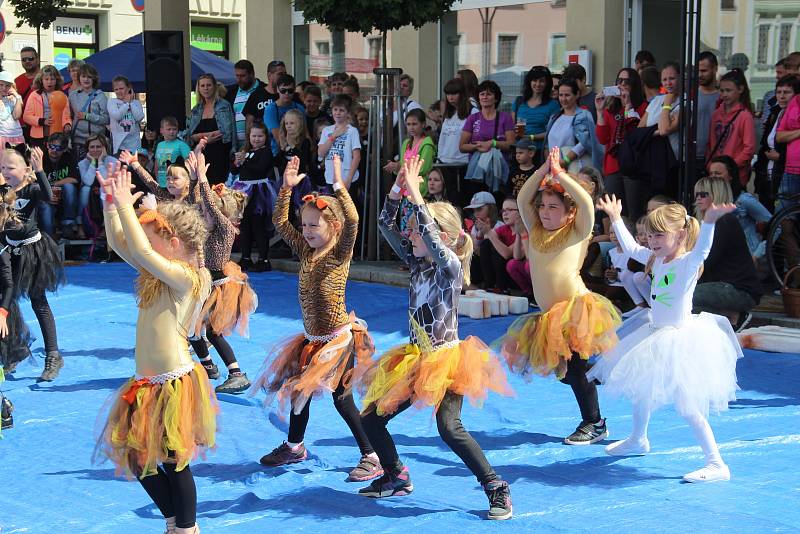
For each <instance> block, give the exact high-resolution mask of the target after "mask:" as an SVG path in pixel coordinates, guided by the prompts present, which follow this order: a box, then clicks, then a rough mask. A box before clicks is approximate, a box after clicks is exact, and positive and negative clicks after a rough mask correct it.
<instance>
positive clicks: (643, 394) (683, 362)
mask: <svg viewBox="0 0 800 534" xmlns="http://www.w3.org/2000/svg"><path fill="white" fill-rule="evenodd" d="M597 207H598V208H599V209H602V210H603V211H605V212H606V213H608V216H609V218H610V219H611V221H612V223H613V226H614V230H615V231H616V234H617V239H618V240H619V242H620V245H622V248H623V249H625V252H626V253H628V254H630V255H631V257H633V258H634V259H635V260H638V261H640V262H642V263H645V264H646V265H647V269H648V270H649V271H651V272H652V273H653V284H652V288H651V291H652V294H653V298H652V301H651V303H650V306H651V311H650V322H649V323H648V324H645V325H643V326H641V327H639V328H638V329H637V330H635V331H633V332H631V333H630V334H628V335H627V336H626V337H624V338H623V339H622V341H621V342H620V344H619V345H617V347H616V348H615V349H613V350H612V351H611V352H610V353H608V354H606V355H604V357H603V358H601V359H600V360H599V361H598V363H597V364H596V365H595V366H594V367H593V368H592V370H591V371H589V378H590V379H594V378H598V379H600V380H601V381H602V382H603V384H604V385H605V388H606V390H608V391H610V392H612V393H617V394H621V395H624V396H626V397H627V398H629V399H630V400H631V401H632V402H633V429H632V431H631V435H630V436H629V437H628V438H627V439H624V440H622V441H617V442H616V443H612V444H611V445H609V446H607V447H606V452H607V453H608V454H610V455H613V456H626V455H633V454H643V453H647V452H649V451H650V442H649V441H648V439H647V424H648V422H649V420H650V412H651V411H652V410H655V409H657V408H659V407H661V406H663V405H665V404H670V403H673V404H675V409H676V410H677V411H678V413H679V414H680V415H681V416H683V418H684V419H686V421H687V422H688V423H689V425H690V426H691V427H692V430H693V431H694V434H695V437H696V438H697V441H699V442H700V446H701V447H702V449H703V453H704V454H705V457H706V465H705V467H703V468H701V469H699V470H697V471H693V472H691V473H689V474H687V475H684V477H683V479H684V480H685V481H687V482H715V481H718V480H729V479H730V477H731V474H730V470H729V469H728V466H727V465H725V463H724V462H723V461H722V457H721V456H720V454H719V448H718V447H717V443H716V441H715V440H714V433H713V432H712V430H711V427H710V426H709V424H708V421H707V417H708V412H709V410H714V411H719V410H726V409H727V408H728V402H729V401H732V400H735V399H736V390H737V389H739V388H738V386H737V385H736V360H737V359H738V358H741V357H742V350H741V348H740V347H739V342H738V341H737V339H736V335H735V334H734V333H733V329H732V328H731V325H730V322H729V321H728V320H727V319H726V318H724V317H720V316H717V315H712V314H709V313H701V314H699V315H692V294H693V293H694V288H695V286H696V285H697V279H698V277H699V276H700V270H701V269H702V267H703V261H704V260H705V258H706V257H707V256H708V253H709V252H710V251H711V244H712V241H713V240H714V224H715V223H716V222H717V220H718V219H719V218H720V217H722V216H723V215H725V214H726V213H730V212H732V211H734V210H735V209H736V206H735V205H734V204H723V205H720V206H713V205H712V206H711V208H710V209H708V210H707V211H706V213H705V217H704V219H703V225H702V227H699V225H698V222H697V219H695V218H694V217H690V216H689V215H688V214H687V213H686V209H685V208H684V207H683V206H681V205H680V204H669V205H667V206H661V207H660V208H658V209H656V210H655V211H653V212H652V213H651V214H650V215H648V216H647V220H646V222H645V225H646V229H647V234H648V240H649V242H650V248H649V249H648V248H645V247H642V246H640V245H638V244H637V243H636V240H635V239H634V238H633V236H631V235H630V232H628V229H627V228H626V227H625V225H624V224H623V223H622V220H621V216H620V214H621V212H622V202H621V201H620V200H618V199H616V198H615V197H613V196H612V197H610V198H609V197H605V198H604V199H601V200H600V201H598V204H597ZM698 234H699V236H698ZM698 347H702V350H699V351H698Z"/></svg>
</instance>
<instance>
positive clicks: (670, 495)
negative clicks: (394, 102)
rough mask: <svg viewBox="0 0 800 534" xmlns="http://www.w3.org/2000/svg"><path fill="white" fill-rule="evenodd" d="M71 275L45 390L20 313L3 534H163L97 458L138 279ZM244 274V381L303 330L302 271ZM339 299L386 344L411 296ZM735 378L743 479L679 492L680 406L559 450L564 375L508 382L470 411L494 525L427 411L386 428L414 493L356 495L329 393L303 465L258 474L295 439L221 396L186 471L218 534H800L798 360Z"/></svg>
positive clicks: (751, 364) (314, 413)
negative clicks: (608, 443) (613, 453)
mask: <svg viewBox="0 0 800 534" xmlns="http://www.w3.org/2000/svg"><path fill="white" fill-rule="evenodd" d="M67 275H68V279H69V282H70V283H69V285H68V286H66V287H65V288H63V289H62V290H61V291H59V293H58V294H56V295H52V296H51V299H50V302H51V304H52V307H53V311H54V313H55V316H56V322H57V325H58V333H59V344H60V347H61V349H62V354H63V355H64V358H65V366H64V369H63V371H62V372H61V375H60V376H59V378H58V379H57V380H56V381H55V382H53V383H51V384H44V385H37V384H36V383H35V378H36V377H37V376H38V375H39V373H40V371H41V366H42V360H43V350H42V344H41V334H40V332H39V328H38V325H37V323H36V319H35V317H34V315H33V313H32V311H31V309H30V306H29V305H28V303H27V302H24V303H23V306H22V308H23V312H24V313H25V316H26V319H27V320H28V324H29V325H30V326H31V330H32V331H33V333H34V334H35V335H36V336H37V337H38V338H39V340H37V341H36V343H35V345H34V348H35V352H36V356H35V359H34V360H33V361H30V360H29V361H27V362H24V363H22V364H21V365H20V367H19V369H18V371H17V373H16V375H15V376H14V377H13V378H10V379H9V380H8V381H7V382H6V383H4V384H3V385H2V388H3V390H4V391H5V392H6V394H7V395H8V397H9V398H10V399H11V400H12V401H13V402H14V403H15V405H16V412H15V413H14V416H15V425H16V426H15V428H13V429H11V430H7V431H6V432H5V433H4V439H3V440H0V453H2V461H0V527H1V528H0V532H2V533H3V534H7V533H9V532H32V533H62V532H63V533H84V532H97V533H100V532H114V533H128V532H130V533H140V532H162V531H163V523H162V520H161V519H160V518H159V513H158V510H157V509H156V508H155V507H154V505H152V504H151V502H150V500H149V499H148V497H147V495H146V494H145V492H144V490H142V488H141V487H140V486H139V485H138V484H137V483H136V482H126V481H124V480H122V479H119V478H116V477H115V476H114V470H113V468H112V467H111V466H110V465H109V464H104V465H99V466H95V465H91V463H90V457H91V454H92V450H93V446H94V432H95V431H94V428H95V425H96V419H97V416H98V413H99V411H100V409H101V407H102V405H103V403H104V402H105V401H106V399H107V398H108V397H109V395H110V394H111V393H112V392H113V391H114V389H115V388H117V387H119V386H120V385H121V384H122V383H123V382H124V380H125V379H126V378H127V377H129V376H130V375H131V374H132V373H133V369H134V363H133V342H134V329H135V322H136V306H135V302H134V298H133V279H134V272H133V270H131V269H130V268H129V267H127V266H126V265H124V264H108V265H86V266H81V267H71V268H68V269H67ZM252 281H253V285H254V287H255V288H256V290H257V292H258V295H259V300H260V305H259V308H258V313H257V314H256V315H255V317H254V318H253V320H252V322H251V334H252V337H251V338H250V339H241V338H238V337H233V338H232V339H231V341H232V344H233V347H234V348H235V350H236V353H237V356H238V358H239V360H240V362H241V364H242V368H243V369H244V370H245V371H246V372H247V373H248V374H249V376H250V377H251V379H252V378H255V376H256V375H257V373H258V370H259V368H260V366H261V363H262V360H263V358H264V357H265V354H266V351H267V349H268V348H269V347H270V346H271V344H272V343H274V342H275V341H277V340H278V339H280V338H283V337H285V336H286V335H288V334H291V333H293V332H297V331H299V330H301V329H302V323H301V321H300V309H299V306H298V303H297V278H296V277H295V276H291V275H285V274H279V273H263V274H255V275H254V276H253V279H252ZM347 301H348V306H349V307H350V308H353V309H355V310H356V312H357V313H358V315H359V316H360V317H362V318H364V319H365V320H366V321H367V322H368V323H369V326H370V330H371V332H372V334H373V336H374V337H375V342H376V344H377V348H378V350H384V349H387V348H389V347H390V346H392V345H394V344H397V343H400V342H403V341H404V340H405V339H406V321H407V312H406V307H407V292H406V290H405V289H402V288H396V287H387V286H381V285H375V284H366V283H350V284H349V286H348V294H347ZM512 319H513V318H511V317H506V318H495V319H489V320H484V321H471V320H466V319H465V320H463V321H462V328H461V335H462V336H466V335H467V334H475V335H478V336H480V337H481V338H483V339H484V340H486V341H487V342H488V341H491V340H493V339H495V338H497V337H498V336H499V335H500V334H502V333H503V332H504V330H505V328H506V327H507V326H508V325H509V324H510V322H511V320H512ZM698 350H702V347H698ZM215 357H216V355H215ZM217 361H218V360H217ZM218 363H221V362H219V361H218ZM738 375H739V384H740V386H741V388H742V391H741V392H740V394H739V400H738V401H737V402H736V403H734V404H733V405H732V406H731V409H730V410H729V411H728V412H726V413H724V414H722V415H720V416H712V417H711V421H710V422H711V425H712V427H713V429H714V432H715V433H716V436H717V439H718V441H719V443H720V447H721V451H722V455H723V457H724V459H725V460H726V462H728V464H729V465H730V468H731V472H732V476H733V478H732V480H731V481H730V482H727V483H717V484H709V485H689V484H683V483H681V481H680V478H681V476H682V475H683V474H684V473H687V472H689V471H692V470H694V469H696V468H699V467H701V466H702V464H703V456H702V453H701V452H700V448H699V446H697V445H696V444H695V442H694V439H693V436H692V433H691V431H690V429H689V427H688V426H687V425H686V424H684V422H683V421H682V419H681V418H680V417H679V416H677V415H676V414H675V412H674V411H672V410H671V409H664V410H661V411H659V412H656V413H655V414H654V416H653V419H652V421H651V424H650V442H651V444H652V448H653V450H652V453H651V454H649V455H647V456H644V457H636V458H633V457H632V458H612V457H609V456H606V455H605V454H604V453H603V449H602V446H601V445H596V446H590V447H569V446H565V445H562V444H561V439H562V437H563V436H564V435H566V434H569V433H570V432H571V431H572V430H573V429H574V428H575V426H576V425H577V423H578V421H579V418H580V417H579V413H578V409H577V406H576V404H575V400H574V398H573V396H572V392H571V390H570V388H569V387H568V386H566V385H563V384H560V383H559V382H556V381H555V380H552V379H534V380H533V381H532V382H531V383H525V382H523V381H522V380H520V379H518V378H512V380H511V381H512V385H513V387H514V388H515V390H516V393H517V396H516V398H500V397H495V396H492V397H490V398H489V400H488V401H487V402H486V404H485V406H483V409H477V408H475V407H472V406H470V405H468V404H467V405H465V407H464V415H463V421H464V424H465V426H466V427H467V429H469V430H471V431H472V434H473V435H474V436H475V438H476V439H477V440H478V442H479V443H480V444H481V445H482V446H483V448H484V450H485V451H486V454H487V456H488V458H489V461H490V462H491V463H492V464H493V465H494V466H495V468H496V470H497V472H498V473H499V474H500V475H501V476H502V477H503V478H505V479H506V480H508V481H509V482H510V483H511V487H512V496H513V501H514V514H515V517H514V519H513V520H512V521H509V522H505V523H502V524H494V523H489V522H487V521H485V520H484V519H483V518H484V514H485V509H486V505H487V501H486V497H485V496H484V494H483V492H482V491H481V489H480V487H479V486H478V484H477V483H476V481H475V479H474V478H473V477H472V475H471V473H470V472H469V471H468V470H467V469H466V468H465V467H464V465H463V464H462V463H461V462H460V461H459V459H458V458H457V457H456V456H455V454H453V453H452V452H450V451H449V450H448V449H447V447H446V446H445V445H444V444H443V443H442V441H441V439H440V438H439V436H438V435H437V432H436V425H435V422H434V421H433V419H432V413H431V411H430V410H427V411H422V412H418V411H415V410H409V411H408V412H406V413H404V414H402V415H400V416H399V417H397V418H396V419H395V420H393V421H392V423H391V424H390V426H389V429H390V431H391V432H392V434H393V435H394V436H395V438H396V441H397V444H398V448H399V451H400V455H401V457H402V459H403V460H404V462H406V464H407V465H408V466H409V469H410V471H411V476H412V479H413V482H414V486H415V491H414V493H413V494H412V495H410V496H408V497H401V498H394V499H388V500H382V501H372V500H368V499H364V498H361V497H359V496H357V495H356V491H357V489H358V488H359V487H360V486H361V485H363V484H361V485H359V484H352V483H346V482H345V478H346V476H347V472H348V471H349V469H350V468H352V466H353V465H354V464H355V462H357V461H358V458H359V452H358V449H357V448H356V447H355V443H354V440H353V439H352V437H351V436H350V434H349V432H348V430H347V427H346V426H345V424H344V422H343V421H342V420H341V419H340V418H339V416H338V414H337V413H336V411H335V409H334V407H333V405H332V402H331V399H330V397H328V396H325V397H322V398H319V399H316V400H315V401H314V402H313V405H312V407H311V422H310V424H309V427H308V432H307V436H306V443H307V445H308V448H309V450H310V454H311V456H310V459H309V460H308V461H307V462H305V463H302V464H297V465H295V466H292V467H290V468H278V469H264V468H262V467H261V466H260V465H259V464H258V459H259V458H260V457H261V456H262V455H263V454H265V453H267V452H269V451H270V450H272V448H273V447H275V446H277V445H278V444H279V443H280V442H281V440H283V439H284V438H285V431H286V424H285V423H284V422H283V421H282V420H281V419H280V418H279V417H277V415H275V414H274V413H270V412H269V411H265V410H264V409H262V408H261V407H260V405H259V404H258V401H260V400H261V399H263V396H261V395H260V396H258V397H256V398H255V399H247V398H245V397H231V396H222V398H221V399H220V400H221V401H222V402H221V406H222V413H221V415H220V418H219V425H220V430H219V433H218V446H217V449H216V451H214V452H212V453H210V454H209V455H208V457H207V458H206V459H205V460H199V461H197V462H196V463H194V464H193V471H194V473H195V477H196V480H197V486H198V488H197V489H198V521H199V523H200V525H201V527H202V529H203V532H226V533H228V532H230V533H238V532H270V531H271V530H268V529H276V531H280V532H301V531H302V532H323V531H327V532H348V533H357V532H372V533H374V532H381V533H384V532H436V530H432V529H449V530H450V531H451V532H459V533H466V532H483V531H489V530H490V529H491V530H492V531H498V532H584V531H586V532H597V531H603V532H659V533H660V532H682V533H683V532H693V533H694V532H715V533H716V532H736V533H750V532H752V533H764V532H788V531H795V530H796V529H797V525H798V523H800V506H798V504H800V484H799V483H798V482H797V480H798V477H797V470H798V463H799V462H798V460H800V446H799V445H800V431H798V430H797V428H798V427H797V426H796V425H797V422H798V421H800V407H799V405H800V355H798V354H768V353H761V352H754V351H746V354H745V358H744V360H740V362H739V367H738ZM223 378H224V372H223ZM600 391H601V406H602V409H603V415H604V416H605V417H607V418H608V425H609V429H610V432H611V437H612V438H613V439H621V438H624V437H625V436H626V435H627V433H628V431H629V430H630V425H631V416H630V413H631V407H630V405H629V404H628V403H627V402H626V401H624V400H617V399H613V398H610V397H608V396H606V395H604V394H603V392H602V388H601V390H600ZM273 408H274V407H273ZM278 529H279V530H278ZM423 529H424V530H423Z"/></svg>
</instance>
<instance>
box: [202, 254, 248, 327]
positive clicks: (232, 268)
mask: <svg viewBox="0 0 800 534" xmlns="http://www.w3.org/2000/svg"><path fill="white" fill-rule="evenodd" d="M215 272H219V271H215ZM222 274H223V276H224V277H223V278H221V279H219V280H215V281H214V282H212V284H211V294H210V295H209V297H208V298H207V299H206V301H205V303H204V304H203V310H202V312H201V313H200V320H199V321H198V324H197V328H196V329H195V331H196V332H202V331H203V330H202V327H204V326H205V327H206V328H210V329H211V331H212V332H214V333H215V334H219V335H222V336H229V335H231V333H233V331H234V330H236V331H237V332H238V333H239V335H240V336H244V337H246V336H247V335H248V322H249V320H250V315H252V314H253V312H255V311H256V307H257V306H258V297H257V296H256V293H255V291H253V288H251V287H250V284H249V283H248V278H247V275H246V274H245V273H243V272H242V269H241V267H239V265H237V264H236V263H234V262H232V261H229V262H228V263H226V264H225V267H223V269H222Z"/></svg>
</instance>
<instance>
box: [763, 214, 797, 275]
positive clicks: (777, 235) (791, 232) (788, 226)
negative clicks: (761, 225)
mask: <svg viewBox="0 0 800 534" xmlns="http://www.w3.org/2000/svg"><path fill="white" fill-rule="evenodd" d="M798 243H800V205H794V206H789V207H787V208H784V209H782V210H780V211H779V212H778V213H776V214H775V216H774V217H773V218H772V220H771V221H770V223H769V229H768V230H767V251H766V256H767V262H768V264H769V270H770V273H771V274H772V277H773V278H774V279H775V282H776V284H777V285H778V287H781V286H783V276H784V274H785V273H786V271H787V270H788V269H789V268H790V267H792V266H794V265H796V264H797V262H798V261H800V259H798V252H799V251H798Z"/></svg>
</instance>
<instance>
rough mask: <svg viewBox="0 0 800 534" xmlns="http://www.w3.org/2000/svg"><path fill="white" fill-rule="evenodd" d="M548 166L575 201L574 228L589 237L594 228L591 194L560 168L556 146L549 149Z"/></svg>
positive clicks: (559, 156) (559, 152)
mask: <svg viewBox="0 0 800 534" xmlns="http://www.w3.org/2000/svg"><path fill="white" fill-rule="evenodd" d="M550 168H551V169H552V170H553V175H554V176H555V177H556V178H557V179H558V183H559V184H561V186H562V187H563V188H564V191H565V192H566V193H567V194H568V195H569V196H570V197H572V201H573V202H575V209H576V213H575V230H576V231H577V232H578V234H580V235H581V236H582V237H590V236H591V235H592V231H593V230H594V201H593V200H592V196H591V195H590V194H589V193H588V192H586V190H585V189H584V188H583V187H581V185H580V184H579V183H578V182H576V181H575V180H573V179H572V176H570V175H569V174H568V173H567V172H566V171H565V170H564V169H562V168H561V150H560V149H559V148H558V147H553V148H552V149H551V150H550Z"/></svg>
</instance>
